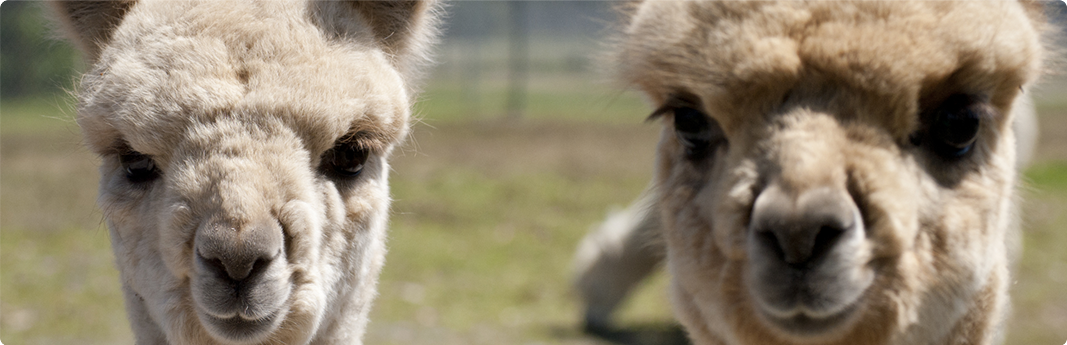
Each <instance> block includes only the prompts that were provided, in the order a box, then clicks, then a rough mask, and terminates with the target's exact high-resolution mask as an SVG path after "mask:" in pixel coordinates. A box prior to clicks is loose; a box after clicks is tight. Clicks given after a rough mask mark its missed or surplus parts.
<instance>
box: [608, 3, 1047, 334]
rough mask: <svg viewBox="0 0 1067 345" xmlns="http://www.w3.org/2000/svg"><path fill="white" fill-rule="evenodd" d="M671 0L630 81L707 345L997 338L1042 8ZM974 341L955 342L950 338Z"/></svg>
mask: <svg viewBox="0 0 1067 345" xmlns="http://www.w3.org/2000/svg"><path fill="white" fill-rule="evenodd" d="M1025 5H1028V4H1020V3H1017V2H1010V1H993V2H938V1H935V2H905V1H887V2H869V1H857V2H842V1H830V2H781V3H775V2H735V1H728V2H660V1H648V2H645V3H642V4H640V5H639V6H637V7H636V8H635V9H633V12H632V17H631V18H630V22H629V24H628V26H627V27H626V31H625V33H624V35H623V37H622V38H621V41H620V42H619V44H618V50H617V55H616V59H617V63H618V67H619V69H620V71H619V73H618V75H620V76H621V77H622V81H623V82H625V83H627V84H629V85H635V86H636V87H638V88H640V89H641V90H642V91H644V92H645V94H646V95H647V96H648V97H649V99H650V100H651V101H652V102H653V103H654V104H656V105H657V106H658V107H659V108H658V109H657V110H656V111H655V113H654V114H653V116H654V117H658V118H661V119H662V120H663V122H664V129H663V134H662V137H661V138H662V139H661V141H660V144H659V153H658V166H657V180H656V183H657V188H658V191H659V193H660V195H659V198H660V199H659V202H660V205H661V212H662V217H663V221H664V223H663V226H664V238H665V240H666V243H667V249H668V250H667V251H668V266H669V269H670V271H671V273H672V274H673V277H674V278H673V299H674V300H675V305H676V308H677V313H678V314H679V317H680V319H681V320H682V322H683V324H685V326H686V327H687V329H688V330H689V331H690V333H691V334H692V335H693V337H694V338H695V339H696V340H698V342H704V343H712V344H719V343H724V344H771V343H774V344H787V343H788V344H801V343H803V344H875V343H878V344H881V343H885V342H887V341H892V342H894V343H901V344H908V343H919V342H922V343H925V342H927V341H929V342H933V343H945V342H947V341H948V339H964V340H967V341H969V342H968V343H982V344H984V343H987V342H988V341H989V340H990V339H991V338H992V337H993V335H994V334H995V333H996V332H994V329H993V328H994V327H996V325H997V323H998V322H999V319H1000V317H1001V312H1002V311H1003V309H1004V304H1005V303H1006V289H1007V287H1006V280H1007V278H1008V277H1007V274H1008V272H1007V268H1006V267H1007V266H1006V262H1007V254H1006V250H1007V249H1006V245H1005V241H1006V238H1007V236H1008V232H1009V229H1008V228H1009V224H1010V223H1011V222H1012V220H1011V217H1012V215H1011V212H1012V199H1013V187H1014V183H1015V175H1014V171H1013V163H1014V148H1013V142H1014V138H1013V134H1012V132H1011V126H1010V124H1011V120H1012V114H1011V112H1010V111H1009V110H1010V109H1011V108H1012V104H1013V102H1015V99H1016V97H1017V96H1018V95H1019V94H1020V92H1021V91H1022V90H1024V86H1026V85H1027V83H1029V82H1031V81H1032V80H1033V79H1034V78H1035V77H1036V75H1037V74H1038V72H1039V70H1040V57H1041V55H1042V49H1041V45H1040V43H1039V31H1040V24H1038V23H1037V22H1035V21H1033V20H1032V19H1034V18H1037V17H1038V13H1039V11H1040V9H1035V8H1033V7H1040V5H1036V6H1030V7H1027V6H1025ZM958 341H962V340H958Z"/></svg>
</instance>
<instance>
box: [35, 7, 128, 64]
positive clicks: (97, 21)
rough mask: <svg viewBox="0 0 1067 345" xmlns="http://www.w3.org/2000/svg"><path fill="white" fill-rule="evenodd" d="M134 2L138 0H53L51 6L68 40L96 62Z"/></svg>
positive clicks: (90, 59)
mask: <svg viewBox="0 0 1067 345" xmlns="http://www.w3.org/2000/svg"><path fill="white" fill-rule="evenodd" d="M134 3H136V0H119V1H108V0H104V1H82V0H68V1H51V2H50V4H49V5H50V6H51V7H52V11H53V12H54V15H55V17H56V19H57V21H58V22H59V25H60V27H61V28H62V29H63V31H64V32H63V33H64V35H65V36H66V37H67V39H69V40H71V41H72V42H74V44H75V45H76V46H77V47H78V49H80V50H81V51H82V53H84V54H85V57H86V58H87V59H88V60H89V61H93V60H96V58H97V56H99V54H100V50H101V49H102V48H103V46H104V45H105V44H106V43H107V42H108V40H110V39H111V33H112V32H114V31H115V28H116V27H118V26H119V23H122V18H123V17H125V16H126V12H128V11H129V10H130V8H131V7H133V5H134Z"/></svg>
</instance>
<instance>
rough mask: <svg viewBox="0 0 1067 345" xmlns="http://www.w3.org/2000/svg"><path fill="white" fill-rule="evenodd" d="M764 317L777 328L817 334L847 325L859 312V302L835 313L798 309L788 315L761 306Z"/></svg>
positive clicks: (796, 334)
mask: <svg viewBox="0 0 1067 345" xmlns="http://www.w3.org/2000/svg"><path fill="white" fill-rule="evenodd" d="M759 309H760V314H761V315H762V316H763V319H764V320H766V321H767V322H768V323H770V324H771V325H772V326H774V327H775V328H778V329H779V330H781V331H784V332H785V333H788V334H791V335H794V336H801V337H803V336H817V335H821V334H826V333H830V332H832V331H834V330H836V329H840V328H842V327H844V326H845V325H847V324H848V323H849V321H850V320H852V319H853V317H852V316H854V315H856V314H858V313H857V310H858V309H859V305H858V303H853V304H850V305H848V306H847V307H845V308H844V309H841V310H839V311H836V312H835V313H833V314H828V315H825V314H817V313H810V312H807V311H803V310H798V311H795V312H793V313H790V314H788V315H784V314H782V313H778V312H772V311H769V310H767V309H766V308H759Z"/></svg>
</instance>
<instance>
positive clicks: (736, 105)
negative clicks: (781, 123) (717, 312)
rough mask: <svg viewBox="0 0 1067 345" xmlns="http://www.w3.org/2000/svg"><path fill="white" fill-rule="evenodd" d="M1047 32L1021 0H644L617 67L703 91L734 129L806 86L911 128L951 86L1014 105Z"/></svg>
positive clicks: (650, 86)
mask: <svg viewBox="0 0 1067 345" xmlns="http://www.w3.org/2000/svg"><path fill="white" fill-rule="evenodd" d="M1007 28H1011V29H1010V30H1009V29H1007ZM1038 39H1039V38H1038V34H1037V31H1036V29H1035V27H1034V25H1033V24H1031V22H1030V21H1029V18H1028V17H1027V13H1026V11H1025V10H1024V9H1023V8H1021V6H1019V4H1018V3H1015V2H1003V1H975V2H968V1H932V2H904V1H890V2H869V1H858V2H854V3H849V2H839V1H814V2H794V1H785V2H739V1H726V2H675V1H646V2H645V3H643V4H642V7H640V8H639V9H638V10H637V11H636V12H635V13H634V17H633V18H632V19H631V22H630V25H629V27H628V28H627V30H626V33H625V36H624V37H623V38H622V40H621V42H620V45H619V48H620V49H619V55H618V56H617V59H618V60H617V63H618V67H619V68H620V71H619V73H617V75H621V76H623V78H624V79H623V80H622V82H624V83H626V84H629V85H636V86H638V87H640V88H641V89H642V90H643V91H645V92H646V93H647V94H648V95H649V96H650V97H651V98H652V101H654V102H657V103H660V104H662V103H663V102H665V101H666V100H667V99H668V98H670V97H671V96H675V95H677V94H679V93H683V94H691V95H694V96H697V97H699V98H700V100H702V102H703V105H704V106H705V107H707V108H708V109H707V110H708V112H709V114H710V115H711V116H713V117H715V118H716V120H718V121H719V122H720V123H721V125H722V126H723V127H724V129H726V130H727V131H728V132H729V131H730V130H731V128H737V127H738V126H741V125H742V124H741V123H742V122H746V120H756V119H755V117H756V114H765V113H767V112H771V111H773V110H774V108H773V107H777V106H780V105H781V102H782V101H783V100H785V99H787V98H790V99H792V98H797V97H803V98H805V101H806V102H816V103H819V102H822V103H825V104H814V105H815V106H818V107H825V108H826V109H838V110H846V111H847V112H850V113H852V114H854V115H855V116H858V117H867V118H868V120H870V121H875V122H881V123H880V124H879V125H880V126H883V127H885V128H891V129H895V133H893V134H894V135H895V136H897V137H898V138H902V137H904V136H906V135H907V133H909V132H910V131H912V130H914V128H915V127H916V126H917V115H916V114H917V111H918V110H919V109H920V107H924V106H926V105H927V103H930V102H938V101H940V99H943V98H944V97H947V96H948V95H950V94H951V93H970V94H977V95H982V96H984V97H988V99H989V100H991V102H992V103H993V104H994V106H996V107H998V108H1000V109H1001V110H1006V109H1007V108H1008V107H1009V106H1010V102H1011V100H1012V99H1013V97H1014V96H1015V95H1016V93H1017V92H1018V90H1019V88H1020V86H1022V85H1023V84H1025V83H1027V82H1029V81H1031V80H1032V79H1033V78H1034V77H1035V76H1036V75H1037V73H1038V70H1039V69H1040V66H1039V65H1038V64H1039V61H1040V56H1039V55H1040V54H1041V48H1040V43H1039V40H1038ZM787 95H788V97H787ZM843 103H848V104H843ZM887 122H888V123H887Z"/></svg>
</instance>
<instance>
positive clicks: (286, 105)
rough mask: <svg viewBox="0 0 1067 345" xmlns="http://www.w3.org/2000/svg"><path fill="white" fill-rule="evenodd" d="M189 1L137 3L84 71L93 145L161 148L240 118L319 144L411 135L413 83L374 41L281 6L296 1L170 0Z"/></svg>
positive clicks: (84, 107) (84, 108)
mask: <svg viewBox="0 0 1067 345" xmlns="http://www.w3.org/2000/svg"><path fill="white" fill-rule="evenodd" d="M226 3H228V4H229V2H226ZM186 4H189V3H188V2H164V3H162V4H159V3H148V4H142V5H146V6H142V5H138V6H136V7H134V8H133V9H132V10H131V13H130V14H129V15H128V16H127V19H126V20H125V21H124V22H123V23H122V25H121V26H120V27H119V28H118V29H117V30H116V32H115V34H114V35H113V39H112V41H111V42H110V43H109V44H108V46H107V47H105V48H104V50H103V51H102V53H101V56H100V59H99V60H98V62H97V64H96V65H94V67H93V69H92V71H90V72H89V73H88V74H86V76H85V77H84V78H83V80H82V90H81V94H80V96H81V100H80V104H79V119H78V122H79V124H80V125H81V126H82V128H83V131H84V132H85V134H86V138H88V142H89V145H90V147H91V148H92V149H93V150H94V151H96V152H98V153H101V154H106V153H108V152H109V151H110V150H114V149H115V146H116V145H117V144H119V143H125V144H128V145H129V146H130V147H131V148H132V149H134V150H137V151H141V152H142V153H145V154H149V155H155V156H165V155H167V154H168V151H170V150H172V149H173V148H174V146H175V144H176V143H179V142H180V141H181V140H183V137H184V136H185V135H186V134H187V131H190V130H195V129H196V128H197V127H210V126H213V125H215V124H216V123H219V122H231V123H232V122H234V121H237V122H243V123H246V124H248V125H249V126H253V127H255V126H267V124H268V123H272V126H276V124H278V123H280V124H282V126H284V127H286V128H288V129H289V130H290V131H292V132H294V133H295V134H296V136H297V137H299V139H300V140H301V141H302V144H303V146H304V148H305V149H307V150H309V151H310V152H313V153H314V152H322V151H324V150H326V149H328V148H329V147H331V146H332V145H333V142H334V141H335V140H337V139H338V138H341V137H342V136H344V135H346V134H348V133H353V132H361V133H362V134H363V135H362V136H361V137H362V138H369V139H368V140H370V141H372V142H368V143H364V144H366V145H368V146H370V147H371V148H378V149H386V148H387V147H389V146H390V145H392V144H394V143H396V142H398V141H400V140H401V139H402V138H403V136H404V135H405V134H406V131H407V123H408V117H409V110H408V108H409V102H410V99H409V97H408V94H407V90H406V89H405V86H404V84H403V81H402V79H401V76H400V75H399V74H398V72H397V71H396V69H395V68H393V66H392V65H391V64H390V63H389V61H388V60H387V59H386V57H385V56H384V54H383V53H382V52H381V51H380V50H379V49H377V48H375V46H374V45H372V44H371V43H361V42H359V41H356V40H353V39H352V38H346V39H344V40H342V39H340V38H328V37H327V36H326V35H324V34H323V33H322V32H321V31H320V30H319V29H318V28H317V27H315V26H314V25H313V24H312V23H311V22H310V21H309V19H308V16H307V15H304V14H302V13H295V14H294V13H285V12H292V11H298V12H299V11H303V10H304V9H302V8H298V7H296V6H283V5H279V4H276V3H273V2H263V3H257V4H253V5H251V6H260V7H256V8H245V9H240V10H232V9H211V8H206V9H205V8H204V6H200V7H195V8H187V9H177V8H170V7H165V6H183V5H186ZM148 5H159V6H155V7H153V6H148ZM231 5H238V4H237V3H232V4H231ZM267 6H274V8H263V7H267ZM135 11H141V12H144V13H139V14H135V13H134V12H135ZM357 38H358V37H357Z"/></svg>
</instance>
